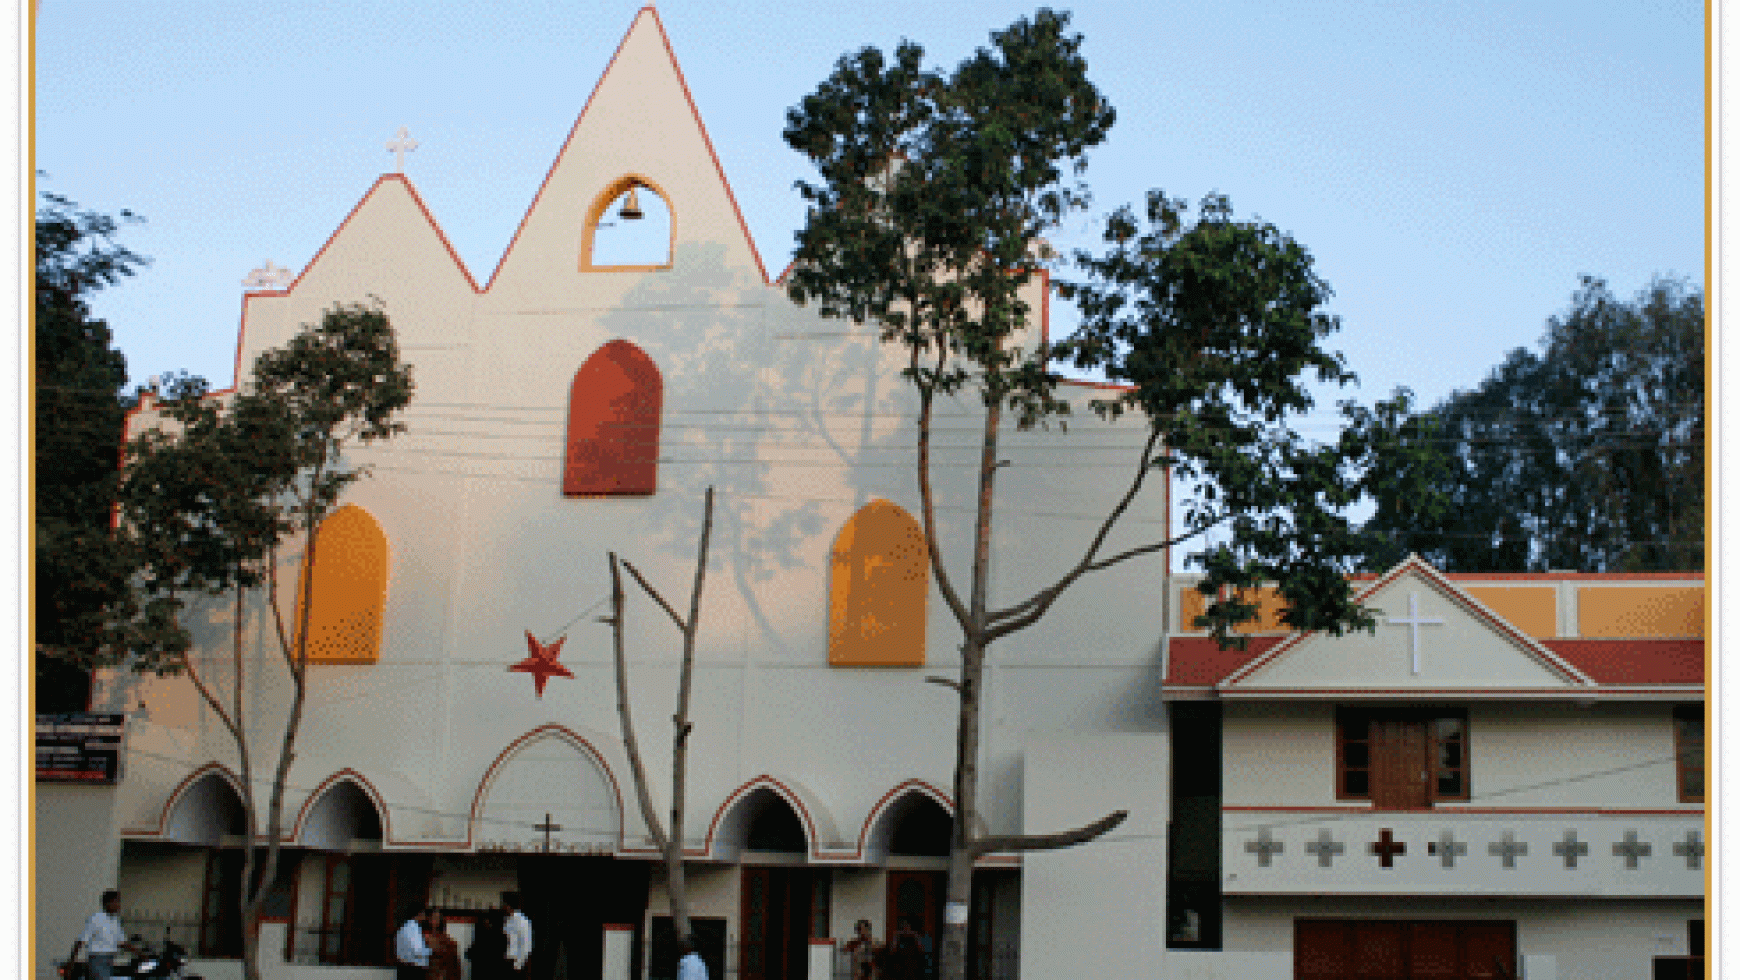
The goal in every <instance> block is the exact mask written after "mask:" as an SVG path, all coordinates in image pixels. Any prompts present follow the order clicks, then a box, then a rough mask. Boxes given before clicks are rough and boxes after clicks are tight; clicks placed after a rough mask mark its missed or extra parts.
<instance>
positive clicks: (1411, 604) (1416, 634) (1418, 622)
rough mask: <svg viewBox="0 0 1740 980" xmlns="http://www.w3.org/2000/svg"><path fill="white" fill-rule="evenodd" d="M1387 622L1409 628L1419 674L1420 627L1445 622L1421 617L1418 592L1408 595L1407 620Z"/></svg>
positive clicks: (1414, 669) (1412, 654)
mask: <svg viewBox="0 0 1740 980" xmlns="http://www.w3.org/2000/svg"><path fill="white" fill-rule="evenodd" d="M1386 622H1388V623H1389V624H1390V625H1391V626H1406V627H1407V628H1408V650H1409V653H1410V655H1411V663H1412V667H1413V672H1414V673H1415V674H1418V673H1419V672H1420V627H1422V626H1443V625H1444V621H1443V620H1442V619H1426V618H1423V617H1422V616H1421V615H1420V594H1419V593H1418V592H1410V593H1408V616H1407V618H1406V619H1398V618H1396V617H1394V616H1392V617H1390V618H1389V619H1388V620H1386Z"/></svg>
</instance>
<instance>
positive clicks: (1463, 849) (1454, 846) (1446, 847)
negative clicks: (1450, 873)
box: [1426, 830, 1468, 868]
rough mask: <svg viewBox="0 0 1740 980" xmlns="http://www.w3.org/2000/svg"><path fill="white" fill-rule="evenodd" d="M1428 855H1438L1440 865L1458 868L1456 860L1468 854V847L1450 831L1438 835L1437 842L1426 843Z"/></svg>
mask: <svg viewBox="0 0 1740 980" xmlns="http://www.w3.org/2000/svg"><path fill="white" fill-rule="evenodd" d="M1426 853H1427V854H1436V855H1437V856H1438V863H1439V864H1440V865H1442V866H1443V867H1446V868H1454V867H1456V859H1457V858H1459V857H1461V856H1462V855H1464V854H1467V853H1468V845H1467V844H1465V843H1463V842H1462V841H1459V840H1457V839H1456V835H1455V834H1454V833H1452V832H1450V831H1448V830H1446V831H1444V832H1443V833H1442V834H1440V835H1438V839H1437V840H1435V841H1427V842H1426Z"/></svg>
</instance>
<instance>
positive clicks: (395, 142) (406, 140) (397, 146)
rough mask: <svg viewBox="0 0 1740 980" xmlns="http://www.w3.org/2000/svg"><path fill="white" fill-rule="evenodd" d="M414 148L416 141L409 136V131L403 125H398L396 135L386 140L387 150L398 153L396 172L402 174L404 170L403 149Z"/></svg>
mask: <svg viewBox="0 0 1740 980" xmlns="http://www.w3.org/2000/svg"><path fill="white" fill-rule="evenodd" d="M416 148H417V141H416V140H414V139H412V138H411V131H410V130H409V129H406V128H405V127H404V126H400V127H399V134H398V136H396V137H394V138H393V139H391V140H389V141H388V142H387V152H388V153H395V154H398V157H399V169H398V170H397V171H395V172H396V173H401V174H402V173H404V172H405V151H406V150H415V149H416Z"/></svg>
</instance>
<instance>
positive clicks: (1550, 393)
mask: <svg viewBox="0 0 1740 980" xmlns="http://www.w3.org/2000/svg"><path fill="white" fill-rule="evenodd" d="M1410 424H1411V425H1412V426H1413V427H1414V431H1413V432H1412V433H1410V434H1408V435H1407V436H1406V437H1405V438H1404V439H1403V440H1402V442H1399V443H1396V444H1394V445H1398V446H1399V445H1402V444H1403V443H1406V444H1407V445H1410V446H1412V447H1413V449H1414V450H1415V451H1416V452H1418V451H1426V452H1429V453H1430V454H1431V455H1433V456H1436V457H1437V459H1436V461H1435V462H1434V463H1433V464H1432V469H1433V472H1432V473H1430V474H1429V475H1426V476H1425V477H1424V479H1425V481H1426V482H1427V483H1428V484H1429V485H1430V486H1431V487H1432V489H1433V491H1434V492H1435V494H1436V495H1437V496H1438V497H1440V498H1441V499H1442V500H1443V501H1444V502H1445V503H1446V505H1447V506H1445V507H1443V508H1442V509H1441V510H1437V511H1434V512H1433V513H1431V514H1427V515H1421V514H1417V513H1411V512H1410V509H1409V508H1410V506H1411V502H1410V500H1409V498H1408V497H1407V496H1406V495H1404V494H1400V493H1393V492H1385V493H1380V494H1379V495H1378V500H1379V506H1378V511H1377V513H1376V514H1375V515H1374V516H1373V517H1372V519H1371V520H1370V521H1368V522H1367V525H1366V529H1367V530H1368V531H1369V532H1370V533H1371V534H1372V536H1373V539H1374V540H1375V541H1376V542H1377V543H1376V544H1375V545H1374V546H1373V548H1372V550H1371V553H1370V554H1369V556H1368V559H1367V562H1368V565H1369V566H1371V567H1384V566H1386V565H1388V564H1389V563H1390V562H1392V561H1393V560H1394V559H1395V558H1397V557H1399V556H1400V555H1403V554H1406V553H1407V552H1409V551H1417V552H1419V553H1420V554H1421V555H1424V556H1427V557H1429V558H1431V559H1432V560H1433V561H1435V562H1437V563H1438V564H1439V565H1441V566H1442V567H1444V568H1446V569H1448V570H1451V571H1469V572H1474V571H1521V570H1535V571H1541V570H1546V569H1566V570H1572V571H1587V572H1601V571H1644V570H1686V569H1699V568H1702V567H1703V563H1704V554H1703V535H1704V303H1703V295H1702V294H1701V293H1700V292H1699V291H1698V290H1696V289H1695V288H1693V287H1691V286H1689V285H1687V284H1686V283H1683V282H1678V281H1674V280H1667V279H1659V280H1657V281H1655V282H1653V283H1651V284H1650V286H1649V287H1648V288H1646V289H1645V290H1643V291H1642V292H1641V293H1640V294H1639V295H1638V297H1637V298H1636V300H1634V301H1632V302H1625V301H1622V300H1619V299H1617V298H1615V297H1614V295H1613V293H1612V292H1611V291H1610V290H1609V289H1608V287H1607V285H1606V283H1604V282H1602V281H1601V280H1599V279H1593V278H1585V279H1584V280H1583V284H1582V286H1581V288H1580V289H1579V290H1578V291H1577V293H1576V294H1575V295H1574V297H1573V298H1572V302H1571V307H1570V309H1569V310H1568V311H1566V313H1565V314H1564V315H1562V316H1558V317H1554V318H1552V319H1550V320H1548V322H1547V331H1546V335H1545V337H1544V338H1543V341H1542V350H1541V353H1539V354H1535V353H1531V352H1529V351H1526V350H1522V349H1518V350H1514V351H1512V352H1511V353H1510V354H1509V355H1508V356H1507V357H1506V358H1505V360H1504V362H1503V363H1501V364H1500V365H1499V366H1498V367H1496V368H1494V369H1493V372H1492V374H1491V375H1489V376H1488V377H1487V379H1486V380H1485V381H1484V382H1483V383H1481V385H1480V386H1479V387H1477V388H1474V389H1472V390H1468V391H1460V392H1457V393H1455V394H1453V395H1451V396H1450V397H1449V398H1447V399H1445V400H1444V401H1443V402H1441V403H1439V404H1438V405H1437V406H1436V407H1434V408H1433V409H1431V411H1429V412H1425V413H1422V414H1421V415H1420V416H1419V417H1417V418H1416V419H1413V420H1410ZM1383 465H1385V466H1389V467H1391V468H1394V464H1393V463H1392V462H1386V463H1385V464H1383Z"/></svg>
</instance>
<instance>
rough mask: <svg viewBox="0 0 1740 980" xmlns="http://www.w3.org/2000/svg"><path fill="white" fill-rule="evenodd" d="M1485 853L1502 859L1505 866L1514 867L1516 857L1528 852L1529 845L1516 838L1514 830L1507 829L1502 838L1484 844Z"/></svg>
mask: <svg viewBox="0 0 1740 980" xmlns="http://www.w3.org/2000/svg"><path fill="white" fill-rule="evenodd" d="M1486 853H1488V854H1490V855H1492V856H1493V857H1495V858H1498V859H1499V860H1500V861H1503V862H1504V866H1505V867H1507V868H1515V867H1516V859H1517V858H1519V857H1525V856H1527V854H1528V853H1529V845H1528V844H1527V842H1525V841H1519V840H1517V839H1516V833H1515V832H1513V831H1509V830H1507V831H1505V832H1504V836H1503V837H1502V838H1500V839H1499V840H1495V841H1493V842H1492V843H1490V844H1488V845H1486Z"/></svg>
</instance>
